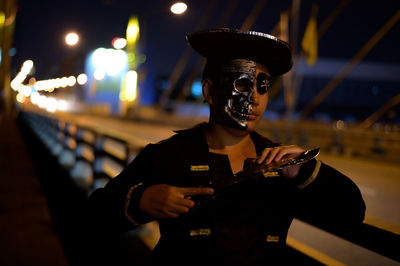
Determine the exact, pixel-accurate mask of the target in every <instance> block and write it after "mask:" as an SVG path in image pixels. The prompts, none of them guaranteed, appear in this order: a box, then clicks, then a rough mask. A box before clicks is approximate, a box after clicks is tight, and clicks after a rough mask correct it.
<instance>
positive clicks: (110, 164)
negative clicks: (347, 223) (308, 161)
mask: <svg viewBox="0 0 400 266" xmlns="http://www.w3.org/2000/svg"><path fill="white" fill-rule="evenodd" d="M399 19H400V2H399V1H398V0H381V1H375V0H331V1H322V0H246V1H244V0H229V1H228V0H203V1H184V2H179V3H177V2H175V1H166V0H163V1H161V0H149V1H133V0H131V1H128V0H87V1H78V0H70V1H61V0H55V1H45V0H36V1H29V0H1V1H0V46H1V50H0V55H1V56H0V122H1V123H0V125H1V131H0V133H1V134H2V135H1V136H0V140H1V143H0V145H1V146H0V147H1V148H0V154H1V156H2V157H1V160H0V163H1V165H0V167H1V169H4V172H3V175H4V177H7V178H4V179H3V180H2V181H1V182H2V186H0V187H3V190H2V191H1V192H2V193H0V194H2V195H3V196H2V200H3V203H2V205H1V206H2V208H3V209H2V210H3V214H4V213H5V214H4V215H3V217H4V218H5V219H4V220H3V221H8V222H4V223H5V225H8V226H2V228H15V230H16V231H18V230H20V228H21V223H20V222H17V221H20V217H26V215H28V217H30V216H29V214H27V213H26V210H25V209H24V208H25V207H24V206H26V205H27V204H28V205H29V206H30V204H31V203H27V202H32V201H31V200H30V197H31V196H32V197H35V199H36V198H37V197H42V194H41V193H39V194H38V193H36V192H35V193H33V194H32V195H31V194H30V193H31V192H32V191H33V190H35V191H36V190H38V191H43V193H44V195H45V198H46V203H44V202H42V203H43V204H42V203H40V204H39V203H38V204H39V205H38V206H40V207H38V206H37V207H38V208H40V210H41V212H39V213H42V214H43V215H44V216H40V217H41V218H40V219H39V220H38V221H37V224H39V227H40V228H42V227H43V226H44V225H43V220H45V221H47V222H46V223H48V224H50V225H52V224H53V223H54V224H55V227H56V228H52V229H51V230H53V229H54V230H53V231H54V232H55V234H54V235H55V237H54V238H52V239H53V240H54V241H56V242H57V241H58V240H57V239H58V237H59V236H61V237H60V238H61V243H62V248H60V249H59V250H58V251H54V252H53V253H52V254H53V256H54V260H50V261H49V260H48V261H45V260H44V257H45V256H44V255H43V256H41V255H40V254H42V253H41V252H43V254H44V253H46V252H44V251H40V250H39V251H38V250H35V252H33V251H32V254H25V256H21V254H20V253H19V252H20V250H21V249H23V248H22V247H24V245H28V244H30V243H36V242H35V241H39V240H43V239H44V236H43V234H42V233H41V231H40V230H41V229H40V230H39V229H38V230H39V231H35V232H37V234H38V235H37V236H36V237H31V238H30V239H31V241H26V240H24V241H25V242H26V244H21V243H22V242H23V240H22V238H21V236H20V235H21V233H18V234H17V233H15V234H14V233H13V232H14V231H13V230H8V231H7V230H6V229H2V230H3V231H4V232H3V231H2V233H4V234H6V235H7V237H6V239H7V241H8V242H9V243H14V244H11V245H6V244H5V243H3V245H2V247H7V248H4V249H3V251H2V253H0V258H1V259H2V261H3V262H4V263H5V264H4V265H7V264H8V263H10V261H13V262H16V261H18V260H20V262H21V263H20V264H30V263H26V261H29V262H32V261H36V262H38V263H37V264H38V265H47V264H49V265H63V263H62V261H63V260H62V259H60V256H61V257H62V255H59V254H64V252H66V254H67V257H68V262H69V263H70V264H79V263H77V262H76V258H77V257H78V255H77V254H80V253H79V252H77V251H76V248H74V246H75V245H76V244H77V242H79V237H78V233H77V232H80V231H79V229H78V228H79V225H78V223H77V220H79V217H80V216H79V215H80V214H81V213H79V210H81V209H80V208H79V206H80V205H81V204H82V202H84V200H85V199H86V197H87V196H88V195H90V193H91V192H92V191H93V190H95V189H96V188H99V187H103V186H104V185H105V184H106V183H107V182H108V180H110V179H111V178H113V177H115V176H116V175H117V174H118V173H119V172H120V171H121V170H122V169H123V168H124V167H125V166H126V165H127V164H128V163H129V162H130V161H131V160H132V159H133V158H134V157H135V156H136V154H137V153H138V152H139V151H140V149H141V148H143V146H144V145H146V144H147V143H150V142H157V141H159V140H161V139H164V138H167V137H169V136H171V135H172V134H173V132H172V131H173V130H175V129H180V128H186V127H191V126H193V125H194V124H196V123H198V122H202V121H205V120H207V116H208V106H207V105H206V104H205V103H204V102H203V98H202V95H201V71H202V66H203V64H204V59H203V58H202V57H200V56H199V55H198V54H196V53H195V52H194V51H193V50H192V49H191V48H190V47H189V45H188V43H187V42H186V35H187V34H189V33H191V32H194V31H197V30H202V29H208V28H220V27H229V28H236V29H243V30H254V31H260V32H264V33H268V34H272V35H274V36H277V37H279V38H280V39H282V40H285V41H287V42H288V43H289V45H290V47H291V49H292V52H293V55H294V66H293V69H292V70H291V71H290V72H289V73H288V74H286V75H285V76H283V77H279V78H276V79H274V80H273V86H272V87H271V90H270V92H269V98H270V101H269V105H268V108H267V112H266V113H265V117H264V120H263V121H262V122H261V123H260V126H259V129H258V130H259V131H260V132H261V133H262V134H264V135H266V136H268V137H269V138H271V139H272V140H273V141H276V142H279V143H284V144H285V143H286V144H293V143H294V144H297V145H300V146H302V147H305V148H314V147H320V148H321V154H320V157H321V159H322V160H323V161H324V162H326V163H328V164H330V165H332V166H334V167H335V168H337V169H338V170H340V171H342V172H344V173H345V174H346V175H348V176H349V177H350V178H352V180H353V181H354V182H356V183H357V185H358V186H359V187H360V190H361V192H362V194H363V197H364V199H365V201H366V203H367V217H366V221H365V224H366V225H368V226H373V227H374V228H379V229H382V230H384V232H381V234H380V233H376V232H375V231H373V234H374V237H376V238H373V239H372V240H370V242H368V241H367V242H368V243H367V244H365V243H364V242H365V241H364V242H363V241H361V242H360V240H359V239H358V240H354V239H351V240H346V241H347V242H343V241H344V240H339V238H338V237H336V236H333V235H328V234H327V233H326V232H322V231H318V230H319V229H316V228H314V227H313V226H312V225H306V224H303V223H302V222H301V221H295V222H294V224H293V227H292V228H293V229H292V231H291V232H290V234H289V235H290V238H289V240H288V244H289V245H290V246H291V247H293V248H294V249H295V250H297V251H300V252H301V253H304V254H307V256H310V257H312V258H313V259H314V260H315V261H318V262H319V263H322V264H329V265H343V264H350V265H352V264H353V265H354V264H357V265H392V264H393V265H396V264H398V262H399V261H400V259H399V255H398V254H397V255H396V253H398V252H395V251H394V250H393V247H396V245H394V243H399V240H398V239H399V238H398V237H399V232H400V212H399V211H398V204H399V203H400V167H399V166H398V164H399V163H400V105H399V103H400V90H399V88H400V63H399V62H400V49H399V47H400V34H399V33H400V23H399ZM14 121H17V124H15V123H14ZM23 154H26V155H25V156H23ZM21 158H24V160H21ZM27 169H28V170H29V169H30V170H29V171H28V170H27ZM32 169H35V170H34V171H33V170H32ZM27 171H28V172H27ZM55 173H56V174H55ZM54 175H56V176H58V177H57V178H58V179H54ZM37 177H38V178H39V181H40V182H39V183H40V184H39V183H35V185H32V184H33V183H32V184H31V183H29V182H33V181H27V180H34V179H32V178H37ZM35 180H36V179H35ZM17 181H18V185H15V183H13V182H17ZM21 184H30V185H22V186H21ZM33 187H34V188H35V189H33ZM15 188H18V190H17V191H16V192H15ZM22 188H23V189H24V190H21V189H22ZM7 191H10V192H7ZM18 195H21V198H24V199H18V200H16V198H18ZM22 195H24V196H22ZM26 195H31V196H26ZM10 197H12V198H13V199H12V200H11V199H10ZM65 198H68V202H65ZM24 200H25V201H24ZM11 202H17V203H14V204H11ZM35 202H36V201H35ZM10 206H11V207H10ZM35 206H36V205H35ZM10 208H11V209H12V211H10ZM47 208H50V214H46V213H48V210H47ZM6 210H8V212H7V211H6ZM81 211H82V210H81ZM16 213H17V214H18V215H14V214H16ZM6 214H7V215H9V216H7V215H6ZM19 215H20V216H19ZM30 215H33V216H34V217H35V218H34V219H35V221H36V220H37V219H36V218H37V217H38V216H37V215H38V214H37V212H36V214H33V213H32V214H30ZM35 215H36V216H35ZM7 217H8V218H7ZM6 218H7V219H8V220H7V219H6ZM65 221H68V222H69V223H70V227H71V224H73V226H72V229H71V228H70V229H66V224H65ZM32 224H33V225H32ZM34 224H35V223H31V224H29V225H27V224H25V225H23V226H22V227H23V228H32V226H34ZM35 228H36V227H35ZM46 228H47V227H46ZM47 229H48V228H47ZM32 230H33V229H32ZM374 230H375V229H374ZM155 232H157V229H156V226H155V225H154V224H153V225H150V227H145V228H143V230H142V231H140V232H139V233H138V232H136V233H134V234H133V235H134V236H136V237H137V236H139V237H140V238H141V239H142V240H143V241H144V242H145V244H146V245H145V246H148V247H149V248H150V249H151V248H152V247H153V246H154V243H155V242H156V239H157V233H155ZM363 234H364V235H366V234H372V233H371V231H365V232H364V233H363ZM388 234H389V238H382V237H383V236H386V237H388ZM310 235H313V236H314V237H312V238H310V237H309V236H310ZM34 239H36V240H34ZM127 239H130V238H129V237H127ZM53 240H51V241H53ZM364 240H365V239H364ZM51 241H50V240H49V241H48V242H49V243H50V242H51ZM393 241H394V242H393ZM396 241H397V242H396ZM371 242H374V243H375V246H374V244H372V243H371ZM41 243H43V241H41ZM57 243H58V242H57ZM354 243H355V244H354ZM382 243H385V245H383V244H382ZM377 244H382V245H383V246H381V247H377V246H376V245H377ZM50 246H51V248H52V249H54V247H57V245H55V244H53V245H50ZM360 246H361V247H363V248H360ZM390 246H391V247H390ZM397 246H398V245H397ZM338 247H341V248H338ZM365 247H366V248H365ZM47 248H50V247H46V249H47ZM25 250H26V249H25ZM47 251H48V249H47ZM33 253H35V254H39V255H34V254H33ZM10 254H12V255H10ZM54 254H56V255H54ZM57 254H58V255H57ZM50 257H51V256H50ZM8 258H11V259H8ZM47 258H49V257H47ZM331 259H333V260H331ZM24 262H25V263H24ZM11 264H12V265H14V264H13V263H11ZM11 264H10V265H11ZM32 264H35V263H33V262H32Z"/></svg>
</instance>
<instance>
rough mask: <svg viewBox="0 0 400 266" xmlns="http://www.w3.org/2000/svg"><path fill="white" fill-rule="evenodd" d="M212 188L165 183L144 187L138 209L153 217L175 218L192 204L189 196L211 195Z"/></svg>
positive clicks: (185, 211)
mask: <svg viewBox="0 0 400 266" xmlns="http://www.w3.org/2000/svg"><path fill="white" fill-rule="evenodd" d="M213 193H214V190H213V189H212V188H205V187H202V188H199V187H175V186H171V185H166V184H158V185H153V186H150V187H148V188H146V189H145V191H144V192H143V194H142V198H141V199H140V210H141V211H142V212H144V213H146V214H148V215H150V216H152V217H155V218H176V217H179V216H180V215H181V214H183V213H187V212H189V210H190V208H192V207H193V206H194V201H193V200H191V199H190V198H191V196H196V195H212V194H213Z"/></svg>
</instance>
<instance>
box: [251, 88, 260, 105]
mask: <svg viewBox="0 0 400 266" xmlns="http://www.w3.org/2000/svg"><path fill="white" fill-rule="evenodd" d="M259 99H260V95H259V94H258V92H257V90H256V89H255V88H253V89H252V90H251V92H250V94H249V101H250V102H252V103H253V104H256V105H257V104H258V102H259Z"/></svg>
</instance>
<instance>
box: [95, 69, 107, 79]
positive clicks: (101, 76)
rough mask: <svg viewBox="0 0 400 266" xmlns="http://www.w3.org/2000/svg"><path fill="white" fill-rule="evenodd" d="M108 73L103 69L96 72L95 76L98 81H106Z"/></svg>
mask: <svg viewBox="0 0 400 266" xmlns="http://www.w3.org/2000/svg"><path fill="white" fill-rule="evenodd" d="M105 75H106V73H105V72H104V71H103V70H102V69H97V70H95V71H94V73H93V76H94V78H95V79H97V80H102V79H104V77H105Z"/></svg>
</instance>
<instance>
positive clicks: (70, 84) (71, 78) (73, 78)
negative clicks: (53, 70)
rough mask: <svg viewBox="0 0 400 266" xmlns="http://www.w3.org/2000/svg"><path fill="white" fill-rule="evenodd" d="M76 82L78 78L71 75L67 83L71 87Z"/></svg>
mask: <svg viewBox="0 0 400 266" xmlns="http://www.w3.org/2000/svg"><path fill="white" fill-rule="evenodd" d="M75 84H76V78H75V77H74V76H70V77H69V78H68V82H67V85H68V86H70V87H72V86H74V85H75Z"/></svg>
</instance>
